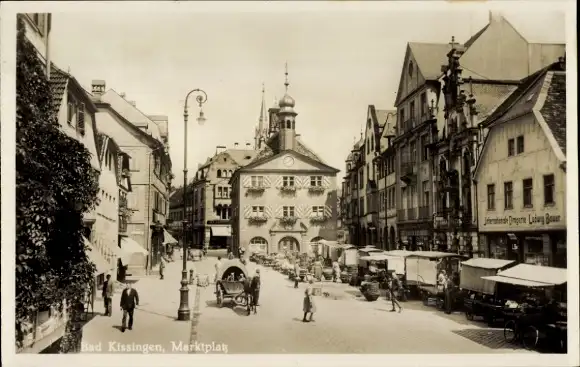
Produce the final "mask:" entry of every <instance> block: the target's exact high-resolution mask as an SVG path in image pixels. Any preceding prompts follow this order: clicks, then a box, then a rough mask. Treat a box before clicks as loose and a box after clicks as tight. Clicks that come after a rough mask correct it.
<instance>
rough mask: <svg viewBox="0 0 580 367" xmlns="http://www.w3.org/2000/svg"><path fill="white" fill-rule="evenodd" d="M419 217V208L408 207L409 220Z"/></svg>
mask: <svg viewBox="0 0 580 367" xmlns="http://www.w3.org/2000/svg"><path fill="white" fill-rule="evenodd" d="M415 219H417V208H410V209H407V220H415Z"/></svg>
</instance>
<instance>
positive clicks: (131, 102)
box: [128, 101, 137, 107]
mask: <svg viewBox="0 0 580 367" xmlns="http://www.w3.org/2000/svg"><path fill="white" fill-rule="evenodd" d="M128 102H129V104H130V105H131V106H133V107H137V102H135V101H128Z"/></svg>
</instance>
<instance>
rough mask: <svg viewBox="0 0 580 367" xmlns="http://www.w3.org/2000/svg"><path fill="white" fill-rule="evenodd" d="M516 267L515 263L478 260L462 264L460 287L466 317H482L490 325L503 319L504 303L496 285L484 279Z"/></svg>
mask: <svg viewBox="0 0 580 367" xmlns="http://www.w3.org/2000/svg"><path fill="white" fill-rule="evenodd" d="M514 265H515V261H512V260H501V259H488V258H476V259H469V260H467V261H464V262H462V263H461V272H460V277H459V278H460V281H459V287H460V289H461V291H462V297H463V305H464V307H465V317H466V318H467V319H468V320H473V319H474V317H476V316H480V317H483V319H484V320H485V321H486V322H487V323H488V324H489V325H492V324H493V323H494V321H495V320H496V319H498V318H501V317H502V310H503V304H504V302H503V301H502V300H501V298H499V297H497V294H496V283H495V282H494V281H491V280H488V279H484V278H483V277H485V276H490V275H496V274H497V273H498V272H499V271H502V270H505V269H507V268H509V267H511V266H514Z"/></svg>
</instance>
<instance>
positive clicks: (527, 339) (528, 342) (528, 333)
mask: <svg viewBox="0 0 580 367" xmlns="http://www.w3.org/2000/svg"><path fill="white" fill-rule="evenodd" d="M539 338H540V332H539V331H538V329H536V328H535V327H534V326H528V327H527V328H526V330H525V331H524V334H523V338H522V339H523V342H524V347H525V348H526V349H534V348H535V347H536V345H538V340H539Z"/></svg>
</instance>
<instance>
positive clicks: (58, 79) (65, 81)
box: [49, 63, 97, 114]
mask: <svg viewBox="0 0 580 367" xmlns="http://www.w3.org/2000/svg"><path fill="white" fill-rule="evenodd" d="M49 84H50V89H51V91H52V108H53V111H54V113H56V114H58V112H59V110H60V106H61V105H62V99H63V98H64V93H65V91H66V88H67V86H68V87H69V88H75V89H77V91H78V93H77V95H78V97H80V98H82V100H83V101H82V102H83V103H84V104H85V107H86V108H87V109H88V110H89V111H91V112H93V113H94V112H96V111H97V107H96V106H95V104H94V102H93V101H92V99H91V98H90V95H89V94H88V93H87V92H86V91H85V89H84V88H83V87H82V86H81V84H80V83H79V82H78V80H76V78H75V77H74V76H72V75H71V74H69V73H67V72H64V71H62V70H61V69H60V68H58V67H57V66H56V65H55V64H54V63H51V64H50V79H49Z"/></svg>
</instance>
